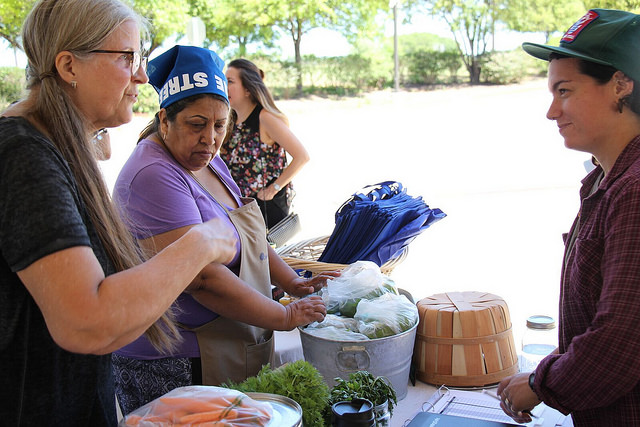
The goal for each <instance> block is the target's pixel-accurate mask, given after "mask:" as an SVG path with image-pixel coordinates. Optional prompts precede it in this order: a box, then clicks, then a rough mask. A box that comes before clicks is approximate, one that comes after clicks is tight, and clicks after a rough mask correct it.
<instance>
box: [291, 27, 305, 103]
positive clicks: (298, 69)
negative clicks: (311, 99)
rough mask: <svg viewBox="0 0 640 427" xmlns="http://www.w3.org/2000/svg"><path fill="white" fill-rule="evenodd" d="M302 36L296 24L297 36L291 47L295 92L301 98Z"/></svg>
mask: <svg viewBox="0 0 640 427" xmlns="http://www.w3.org/2000/svg"><path fill="white" fill-rule="evenodd" d="M301 36H302V34H301V31H300V24H299V23H298V36H297V37H296V38H294V40H293V45H294V47H295V54H296V73H297V76H296V91H297V92H298V96H302V94H303V93H302V55H301V54H300V38H301Z"/></svg>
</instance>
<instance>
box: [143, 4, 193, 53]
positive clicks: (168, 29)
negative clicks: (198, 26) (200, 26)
mask: <svg viewBox="0 0 640 427" xmlns="http://www.w3.org/2000/svg"><path fill="white" fill-rule="evenodd" d="M132 3H133V8H134V9H135V10H136V12H138V13H139V14H140V15H142V16H144V17H145V18H146V19H148V20H149V22H150V23H151V27H152V28H151V34H150V37H151V39H150V40H149V41H150V45H149V46H148V48H147V49H148V51H149V53H151V52H153V51H154V50H155V49H156V48H157V47H159V46H160V45H162V43H164V41H165V40H167V39H168V38H169V37H172V36H177V37H179V36H180V35H184V33H185V32H186V28H187V22H188V20H189V18H190V13H189V12H190V11H191V5H190V4H189V2H188V1H187V0H171V1H165V0H134V1H133V2H132Z"/></svg>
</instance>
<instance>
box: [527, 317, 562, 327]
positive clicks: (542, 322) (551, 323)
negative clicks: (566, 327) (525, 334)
mask: <svg viewBox="0 0 640 427" xmlns="http://www.w3.org/2000/svg"><path fill="white" fill-rule="evenodd" d="M555 327H556V322H555V320H553V317H551V316H543V315H535V316H530V317H529V318H528V319H527V328H531V329H553V328H555Z"/></svg>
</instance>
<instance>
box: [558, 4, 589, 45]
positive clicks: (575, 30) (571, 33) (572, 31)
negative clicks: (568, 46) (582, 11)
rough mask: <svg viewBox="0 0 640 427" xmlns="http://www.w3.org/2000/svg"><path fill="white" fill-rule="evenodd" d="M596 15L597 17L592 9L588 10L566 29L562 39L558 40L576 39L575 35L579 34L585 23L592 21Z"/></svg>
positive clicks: (569, 40)
mask: <svg viewBox="0 0 640 427" xmlns="http://www.w3.org/2000/svg"><path fill="white" fill-rule="evenodd" d="M597 17H598V14H597V13H596V12H594V11H593V10H590V11H589V12H587V13H586V15H584V16H583V17H582V18H580V19H579V20H578V22H576V23H575V24H573V25H572V26H571V28H569V29H568V30H567V32H566V33H564V36H562V39H561V40H560V41H562V42H565V43H571V42H572V41H574V40H575V39H576V37H578V34H580V33H581V32H582V30H584V29H585V28H586V27H587V25H589V24H590V23H592V22H593V21H594V20H595V19H596V18H597Z"/></svg>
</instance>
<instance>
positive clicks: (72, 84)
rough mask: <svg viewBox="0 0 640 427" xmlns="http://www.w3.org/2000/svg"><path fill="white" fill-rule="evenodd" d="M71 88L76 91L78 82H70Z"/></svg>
mask: <svg viewBox="0 0 640 427" xmlns="http://www.w3.org/2000/svg"><path fill="white" fill-rule="evenodd" d="M71 87H72V88H73V89H76V88H77V87H78V82H77V81H75V80H71Z"/></svg>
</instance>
